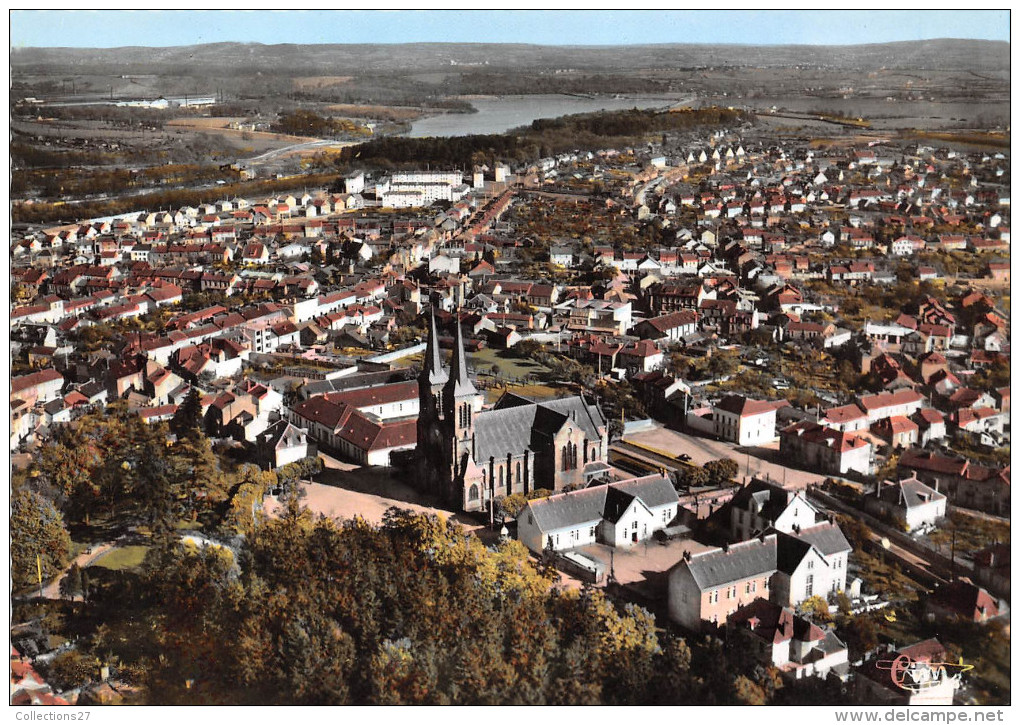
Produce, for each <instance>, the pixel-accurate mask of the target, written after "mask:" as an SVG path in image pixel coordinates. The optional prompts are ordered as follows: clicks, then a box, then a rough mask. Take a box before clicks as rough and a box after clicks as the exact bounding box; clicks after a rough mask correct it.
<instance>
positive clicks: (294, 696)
mask: <svg viewBox="0 0 1020 725" xmlns="http://www.w3.org/2000/svg"><path fill="white" fill-rule="evenodd" d="M200 410H201V408H200V405H198V401H197V399H196V400H192V401H188V402H186V403H185V405H183V406H182V408H181V410H180V411H179V412H178V415H177V416H176V417H175V419H174V420H173V421H171V422H170V423H169V425H166V424H160V425H156V426H151V427H150V426H146V425H145V424H143V423H141V422H140V420H139V419H138V417H137V416H136V415H132V414H130V413H128V412H127V411H126V409H124V408H123V406H116V405H115V406H113V407H112V410H110V415H108V416H102V415H90V416H86V417H85V418H83V419H82V421H80V422H79V423H78V424H77V425H76V426H73V427H70V428H68V429H67V432H66V433H65V434H63V435H62V436H61V438H60V440H59V441H57V442H56V444H55V445H54V446H53V447H52V450H51V449H49V448H48V449H45V450H46V451H47V452H46V453H45V455H44V456H43V457H42V458H40V459H39V460H38V461H36V462H35V464H34V466H33V468H31V469H29V470H27V471H25V470H22V471H18V472H17V473H16V475H15V477H14V480H13V488H14V507H13V509H12V520H11V528H12V530H11V536H12V541H13V542H15V543H16V544H17V546H16V547H15V548H14V549H12V556H13V568H14V581H15V586H16V592H18V591H23V590H24V589H25V588H28V589H29V592H31V591H32V589H31V587H33V586H34V581H35V575H36V572H35V555H36V553H37V552H40V551H42V552H43V553H44V557H43V558H44V561H43V566H44V572H43V575H44V578H47V579H49V578H52V577H54V576H56V575H58V574H59V573H60V572H61V571H62V570H63V568H64V567H65V566H66V565H67V563H68V561H69V558H70V555H71V551H70V550H71V549H72V547H73V546H74V545H73V544H72V541H71V540H72V538H73V540H74V541H90V540H96V537H104V538H106V537H115V536H117V535H118V534H119V533H120V532H127V535H128V536H129V537H130V538H131V539H132V540H133V541H134V542H135V546H136V548H137V547H138V546H142V547H144V548H145V549H146V550H147V552H148V553H147V554H146V555H145V558H144V560H143V561H142V563H141V565H140V566H137V567H121V568H119V569H116V570H111V569H108V568H103V567H99V566H90V567H87V568H86V569H83V570H78V569H77V568H75V567H71V569H70V570H68V573H67V574H66V575H65V576H63V577H62V579H61V586H60V590H61V594H62V596H63V597H64V599H62V600H59V601H58V600H51V601H49V602H47V603H46V605H45V607H44V610H45V613H44V615H43V616H42V620H41V622H42V626H43V627H45V628H46V631H47V632H48V633H49V634H50V635H56V636H59V637H62V638H65V639H67V640H73V641H74V642H76V644H75V646H74V647H73V648H71V649H69V650H67V651H66V652H63V653H61V654H60V655H58V656H57V657H56V658H54V659H53V660H51V661H49V662H48V663H42V662H41V663H39V666H40V667H41V668H42V670H43V674H44V676H47V677H49V678H51V680H52V681H53V682H55V683H56V684H57V685H58V686H60V687H75V686H79V685H82V684H85V683H87V682H89V681H96V679H97V676H98V670H99V665H101V664H105V665H108V666H110V667H111V670H112V672H113V676H114V677H115V678H116V679H117V680H118V681H120V682H123V683H127V684H131V685H134V686H135V687H136V688H138V690H139V693H140V695H139V697H140V701H142V702H145V703H147V704H249V705H250V704H548V705H553V704H572V705H583V704H618V705H626V704H713V703H728V704H739V703H766V702H777V703H778V702H791V701H792V699H794V698H797V699H799V701H801V702H807V701H808V700H809V699H810V698H812V697H814V698H817V697H825V698H826V701H830V702H836V701H838V700H839V699H840V698H842V697H843V695H842V694H841V691H840V688H839V687H838V686H834V685H830V684H827V683H821V682H819V683H812V684H810V685H808V686H807V687H806V688H805V687H798V688H784V687H782V683H781V681H780V679H779V677H778V673H777V672H776V671H775V670H773V669H771V668H764V667H760V666H757V665H754V664H753V663H750V662H748V661H747V658H746V657H744V653H742V652H741V651H739V650H735V649H732V648H726V647H725V646H724V645H722V644H721V643H720V642H719V641H718V640H714V639H704V638H700V637H693V638H687V639H685V638H683V637H681V636H679V635H678V633H675V632H673V631H671V630H666V631H663V630H662V629H660V628H659V627H661V626H663V622H657V621H656V620H655V618H654V617H653V615H652V614H651V613H649V612H648V611H646V610H645V609H643V608H641V607H639V606H636V605H634V604H629V603H623V602H620V601H617V600H615V599H614V598H612V597H610V596H609V595H607V594H606V593H604V592H603V591H601V590H595V589H589V588H583V589H563V588H560V587H557V586H554V585H553V583H554V581H555V580H556V579H557V578H558V574H557V573H556V571H555V570H554V569H553V568H551V567H550V566H548V565H546V564H544V563H542V562H535V561H534V560H533V559H532V558H531V557H530V556H529V554H528V552H527V550H526V549H525V548H524V547H523V546H522V545H521V544H520V543H519V542H516V541H507V542H504V543H500V544H498V545H494V546H492V547H486V546H485V545H484V544H482V542H481V541H480V540H479V539H478V538H477V537H475V536H473V535H471V534H468V533H466V532H465V531H464V530H463V529H462V528H461V526H460V525H459V524H456V523H454V522H452V521H449V520H446V519H444V518H442V517H441V516H439V515H435V514H425V513H413V512H410V511H404V510H400V509H390V510H389V511H388V512H387V513H386V515H385V516H384V518H383V521H382V523H381V524H380V525H371V524H369V523H367V522H366V521H364V520H363V519H361V518H357V517H356V518H354V519H353V520H343V521H336V520H332V519H325V518H321V517H320V518H315V517H313V516H312V515H311V514H310V513H309V512H308V511H307V510H306V509H303V508H302V507H301V500H300V496H299V495H298V494H297V493H296V492H294V490H293V489H290V490H291V493H290V494H288V495H285V500H286V505H285V508H284V510H283V511H282V513H281V514H280V515H278V516H276V517H273V518H269V517H266V516H265V515H263V513H262V512H261V511H260V507H259V503H260V501H261V500H262V493H263V492H264V491H266V490H267V488H268V487H269V486H276V485H279V484H280V483H282V482H283V481H284V479H286V478H288V477H294V478H296V477H297V476H308V475H310V474H311V473H313V472H314V466H312V467H311V468H309V467H307V466H297V464H292V465H291V466H289V467H284V469H281V470H280V471H278V472H276V473H270V472H263V471H259V470H258V469H257V468H255V467H253V466H249V465H237V464H235V463H231V462H230V460H229V457H228V456H226V455H224V454H223V453H221V452H217V451H214V450H213V449H212V448H211V447H210V442H209V440H208V439H207V438H206V437H205V435H204V434H203V433H202V430H201V425H202V424H201V418H200ZM171 433H172V434H173V436H174V437H172V438H171V437H170V434H171ZM168 441H173V444H172V445H168ZM295 466H297V469H295V470H292V471H288V470H287V469H291V468H294V467H295ZM69 529H70V531H71V532H72V533H73V534H74V535H73V537H72V536H70V535H69V531H68V530H69ZM182 530H192V531H195V530H197V531H201V532H202V535H203V536H205V537H208V538H209V540H211V541H212V542H218V543H212V544H209V545H206V546H203V547H202V548H196V546H195V545H193V544H191V543H186V542H184V541H182V539H181V538H180V536H179V532H180V531H182ZM39 612H40V609H39V605H36V604H31V603H29V602H27V601H26V602H24V603H17V602H16V605H15V613H14V621H15V623H17V622H21V621H24V620H25V619H26V618H35V617H38V616H39Z"/></svg>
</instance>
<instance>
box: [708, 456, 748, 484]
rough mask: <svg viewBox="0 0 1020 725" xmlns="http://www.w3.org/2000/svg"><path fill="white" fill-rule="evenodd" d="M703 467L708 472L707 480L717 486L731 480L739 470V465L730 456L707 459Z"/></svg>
mask: <svg viewBox="0 0 1020 725" xmlns="http://www.w3.org/2000/svg"><path fill="white" fill-rule="evenodd" d="M704 468H705V471H706V472H707V473H708V477H709V482H710V483H711V484H712V485H716V486H719V485H722V484H725V483H728V482H729V481H732V480H733V479H734V478H735V477H736V475H737V472H738V471H739V470H740V465H739V464H738V463H737V462H736V461H734V460H733V459H732V458H720V459H718V460H715V461H709V462H708V463H706V464H705V467H704Z"/></svg>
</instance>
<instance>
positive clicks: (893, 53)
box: [11, 39, 1010, 76]
mask: <svg viewBox="0 0 1020 725" xmlns="http://www.w3.org/2000/svg"><path fill="white" fill-rule="evenodd" d="M482 64H486V65H487V68H488V69H496V68H512V69H520V70H538V69H543V68H549V69H553V68H581V69H584V70H586V71H588V72H605V71H628V70H637V69H647V68H665V69H678V68H692V67H709V66H712V67H720V66H726V67H730V66H732V67H757V68H782V67H791V66H798V65H799V66H815V67H825V68H828V69H831V70H835V71H839V70H855V71H856V70H860V71H868V70H878V69H880V68H898V69H907V68H910V69H915V70H942V71H978V72H982V71H983V72H992V73H1008V72H1009V67H1010V59H1009V43H1007V42H1004V41H989V40H960V39H939V40H925V41H907V42H898V43H876V44H869V45H824V46H822V45H776V46H757V45H707V44H698V45H693V44H691V45H688V44H670V45H621V46H544V45H525V44H486V43H410V44H393V45H384V44H361V45H297V44H280V45H262V44H258V43H209V44H204V45H189V46H178V47H170V48H146V47H122V48H86V49H82V48H12V49H11V65H12V69H13V70H14V72H15V73H17V72H19V71H20V72H23V73H25V72H40V73H46V72H47V71H54V72H55V71H58V70H59V71H65V72H66V71H67V70H68V69H71V68H73V69H74V70H75V71H76V72H79V73H87V72H97V73H98V72H105V73H109V72H112V71H114V70H117V71H118V72H124V73H145V72H149V73H160V72H165V71H166V69H168V68H174V69H181V70H184V69H188V70H197V69H199V68H210V67H215V68H216V70H217V72H218V74H223V73H229V72H233V73H242V74H253V73H261V74H265V75H276V76H281V75H282V76H293V75H301V74H309V73H311V72H314V73H329V72H337V73H341V72H343V73H351V72H362V73H366V72H368V73H370V72H381V71H386V72H392V71H404V72H415V73H419V72H422V71H428V70H440V69H443V70H447V71H454V72H457V71H468V70H470V69H471V67H472V66H477V65H482Z"/></svg>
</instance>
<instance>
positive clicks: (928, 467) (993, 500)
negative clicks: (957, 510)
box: [898, 449, 1011, 516]
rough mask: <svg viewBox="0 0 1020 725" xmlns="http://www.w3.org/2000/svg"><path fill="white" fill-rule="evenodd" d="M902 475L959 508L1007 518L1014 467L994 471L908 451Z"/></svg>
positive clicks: (961, 460)
mask: <svg viewBox="0 0 1020 725" xmlns="http://www.w3.org/2000/svg"><path fill="white" fill-rule="evenodd" d="M898 471H899V473H900V475H903V476H914V477H916V478H918V479H920V480H921V481H924V482H925V483H927V484H928V485H930V486H935V487H936V488H937V489H938V490H939V491H941V492H944V493H945V494H946V496H948V497H949V500H950V502H952V503H953V504H955V505H957V506H963V507H966V508H974V509H978V510H980V511H987V512H989V513H993V514H996V515H1000V516H1001V515H1006V514H1008V513H1009V510H1010V508H1009V506H1010V488H1011V487H1010V467H1009V466H1006V467H1005V468H1001V469H1000V468H994V467H990V466H982V465H978V464H976V463H971V462H970V461H968V460H967V459H965V458H957V457H950V456H945V455H942V454H940V453H933V452H931V451H925V450H921V449H911V450H907V451H904V452H903V453H902V454H901V455H900V459H899V463H898Z"/></svg>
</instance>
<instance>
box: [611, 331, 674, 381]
mask: <svg viewBox="0 0 1020 725" xmlns="http://www.w3.org/2000/svg"><path fill="white" fill-rule="evenodd" d="M663 357H664V356H663V352H662V350H660V349H659V348H657V347H656V346H655V343H654V342H652V341H651V340H639V341H638V342H631V343H627V344H626V345H624V346H623V348H621V349H620V351H619V353H618V354H617V356H616V365H617V367H621V368H623V369H624V370H626V371H627V373H628V375H636V374H638V373H647V372H651V371H652V370H656V369H658V368H660V367H662V361H663Z"/></svg>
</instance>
